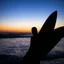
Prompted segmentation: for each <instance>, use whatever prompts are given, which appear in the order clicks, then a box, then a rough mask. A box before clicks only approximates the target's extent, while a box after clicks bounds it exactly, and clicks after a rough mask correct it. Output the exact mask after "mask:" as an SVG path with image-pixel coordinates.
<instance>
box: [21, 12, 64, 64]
mask: <svg viewBox="0 0 64 64" xmlns="http://www.w3.org/2000/svg"><path fill="white" fill-rule="evenodd" d="M56 18H57V11H54V12H53V13H52V14H51V15H50V16H49V17H48V19H47V20H46V21H45V23H44V25H43V26H42V28H41V30H40V32H39V33H37V29H36V27H33V28H32V34H33V36H32V37H31V44H30V48H29V50H28V52H27V53H26V55H25V56H24V58H23V60H22V63H21V64H40V60H41V59H44V57H45V56H46V55H47V54H48V53H49V52H50V51H51V50H52V49H53V48H54V46H55V45H56V44H57V43H58V42H59V41H60V39H61V38H62V37H64V27H60V28H57V29H54V27H55V24H56Z"/></svg>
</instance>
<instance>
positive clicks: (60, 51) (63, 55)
mask: <svg viewBox="0 0 64 64" xmlns="http://www.w3.org/2000/svg"><path fill="white" fill-rule="evenodd" d="M51 43H52V42H51ZM29 46H30V38H6V39H0V55H16V56H19V57H20V56H22V57H23V56H24V55H25V54H26V52H27V51H28V48H29ZM47 56H48V58H47V59H46V60H43V61H42V60H41V64H64V38H63V39H61V41H60V42H59V43H58V44H57V45H56V46H55V47H54V48H53V49H52V50H51V51H50V53H49V54H48V55H47ZM50 57H51V58H54V59H51V60H49V58H50Z"/></svg>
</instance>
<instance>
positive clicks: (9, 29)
mask: <svg viewBox="0 0 64 64" xmlns="http://www.w3.org/2000/svg"><path fill="white" fill-rule="evenodd" d="M60 26H62V25H56V26H55V29H56V28H58V27H60ZM31 28H32V27H18V26H17V27H13V26H4V25H0V32H31ZM40 28H41V27H37V29H38V32H39V31H40Z"/></svg>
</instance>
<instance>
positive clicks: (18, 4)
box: [0, 0, 64, 32]
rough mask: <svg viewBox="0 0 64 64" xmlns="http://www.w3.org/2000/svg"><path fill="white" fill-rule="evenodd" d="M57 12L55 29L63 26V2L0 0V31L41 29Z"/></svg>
mask: <svg viewBox="0 0 64 64" xmlns="http://www.w3.org/2000/svg"><path fill="white" fill-rule="evenodd" d="M55 10H57V11H58V16H57V23H56V27H60V26H64V0H0V31H5V32H30V31H31V28H32V27H33V26H36V27H37V28H38V30H39V29H40V28H41V26H42V25H43V23H44V22H45V20H46V19H47V18H48V16H49V15H50V14H51V13H52V12H53V11H55Z"/></svg>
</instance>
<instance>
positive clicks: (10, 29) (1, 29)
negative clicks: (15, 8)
mask: <svg viewBox="0 0 64 64" xmlns="http://www.w3.org/2000/svg"><path fill="white" fill-rule="evenodd" d="M0 32H31V29H30V28H27V27H25V28H24V27H9V26H2V25H0Z"/></svg>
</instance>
